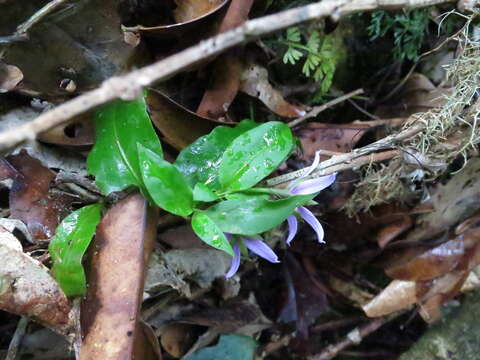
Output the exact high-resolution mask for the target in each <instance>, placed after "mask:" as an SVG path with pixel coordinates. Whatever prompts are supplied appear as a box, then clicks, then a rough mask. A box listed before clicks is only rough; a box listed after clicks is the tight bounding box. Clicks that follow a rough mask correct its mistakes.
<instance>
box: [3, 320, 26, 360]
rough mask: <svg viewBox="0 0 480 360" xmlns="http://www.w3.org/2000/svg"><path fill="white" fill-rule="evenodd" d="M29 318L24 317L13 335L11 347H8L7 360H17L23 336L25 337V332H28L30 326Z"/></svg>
mask: <svg viewBox="0 0 480 360" xmlns="http://www.w3.org/2000/svg"><path fill="white" fill-rule="evenodd" d="M28 321H29V320H28V318H27V317H26V316H22V317H21V318H20V320H19V321H18V324H17V329H16V330H15V333H14V334H13V337H12V340H11V341H10V345H9V346H8V352H7V356H6V357H5V360H16V359H17V353H18V347H19V346H20V343H21V341H22V338H23V336H24V335H25V331H26V330H27V325H28Z"/></svg>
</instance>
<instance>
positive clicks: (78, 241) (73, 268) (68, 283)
mask: <svg viewBox="0 0 480 360" xmlns="http://www.w3.org/2000/svg"><path fill="white" fill-rule="evenodd" d="M101 210H102V205H101V204H95V205H88V206H85V207H83V208H81V209H79V210H76V211H74V212H73V213H71V214H70V215H68V216H67V217H66V218H65V219H63V221H62V222H61V223H60V225H58V227H57V230H56V233H55V237H54V238H53V239H52V241H51V242H50V244H49V246H48V251H49V252H50V256H51V257H52V261H53V267H52V274H53V276H54V277H55V279H56V280H57V281H58V283H59V285H60V287H61V288H62V290H63V291H64V292H65V294H66V295H67V296H77V295H84V294H85V291H86V288H87V287H86V280H85V272H84V270H83V266H82V257H83V254H84V253H85V251H86V250H87V248H88V245H89V244H90V242H91V241H92V238H93V235H94V234H95V229H96V227H97V225H98V223H99V221H100V216H101Z"/></svg>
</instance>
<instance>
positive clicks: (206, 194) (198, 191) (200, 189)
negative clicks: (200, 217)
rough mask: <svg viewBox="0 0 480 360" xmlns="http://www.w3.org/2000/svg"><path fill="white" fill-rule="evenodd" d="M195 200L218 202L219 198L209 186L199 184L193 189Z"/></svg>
mask: <svg viewBox="0 0 480 360" xmlns="http://www.w3.org/2000/svg"><path fill="white" fill-rule="evenodd" d="M193 200H195V201H203V202H209V201H215V200H218V196H217V194H215V193H214V192H213V191H212V190H210V189H209V188H208V186H207V185H205V184H202V183H197V184H196V185H195V187H194V188H193Z"/></svg>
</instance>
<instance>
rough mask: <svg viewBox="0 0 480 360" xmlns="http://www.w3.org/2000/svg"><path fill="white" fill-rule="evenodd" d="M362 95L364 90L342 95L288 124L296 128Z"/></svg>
mask: <svg viewBox="0 0 480 360" xmlns="http://www.w3.org/2000/svg"><path fill="white" fill-rule="evenodd" d="M360 94H363V89H357V90H354V91H351V92H349V93H347V94H345V95H342V96H340V97H338V98H336V99H333V100H332V101H329V102H327V103H325V104H323V105H320V106H315V107H314V108H312V110H310V111H309V112H308V113H306V114H305V115H303V116H302V117H299V118H298V119H295V120H292V121H290V122H289V123H288V126H289V127H291V128H293V127H295V126H297V125H298V124H300V123H301V122H303V121H305V120H307V119H310V118H314V117H317V116H318V114H320V113H321V112H322V111H325V110H327V109H328V108H331V107H332V106H335V105H337V104H339V103H341V102H343V101H345V100H347V99H350V98H351V97H354V96H357V95H360Z"/></svg>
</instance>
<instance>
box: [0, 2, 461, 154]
mask: <svg viewBox="0 0 480 360" xmlns="http://www.w3.org/2000/svg"><path fill="white" fill-rule="evenodd" d="M453 1H454V0H324V1H321V2H318V3H314V4H311V5H307V6H303V7H298V8H295V9H291V10H286V11H282V12H280V13H276V14H273V15H268V16H264V17H261V18H258V19H254V20H250V21H247V22H246V23H244V24H243V25H241V26H239V27H237V28H235V29H232V30H230V31H227V32H225V33H222V34H219V35H217V36H215V37H212V38H210V39H208V40H205V41H202V42H200V43H199V44H197V45H195V46H192V47H190V48H187V49H185V50H183V51H181V52H179V53H177V54H175V55H172V56H170V57H168V58H166V59H164V60H160V61H157V62H155V63H153V64H151V65H148V66H145V67H143V68H140V69H138V70H134V71H132V72H130V73H128V74H126V75H123V76H118V77H112V78H110V79H108V80H106V81H105V82H104V83H103V84H102V85H101V86H100V87H99V88H97V89H95V90H92V91H90V92H87V93H85V94H83V95H80V96H78V97H76V98H74V99H72V100H70V101H67V102H65V103H63V104H61V105H59V106H57V107H55V108H54V109H52V110H50V111H47V112H45V113H43V114H42V115H40V116H39V117H37V118H36V119H35V120H33V121H31V122H29V123H27V124H24V125H22V126H19V127H18V128H16V129H12V130H8V131H5V132H2V133H0V150H6V149H8V148H11V147H13V146H15V145H17V144H19V143H21V142H22V141H25V140H30V139H34V138H35V137H36V136H37V134H39V133H41V132H43V131H47V130H49V129H51V128H53V127H55V126H57V125H59V124H62V123H64V122H66V121H68V120H69V119H71V118H72V117H74V116H76V115H78V114H81V113H83V112H85V111H87V110H90V109H92V108H94V107H96V106H99V105H102V104H105V103H107V102H109V101H112V100H114V99H124V100H131V99H134V98H136V97H137V96H139V95H140V93H141V90H142V88H144V87H145V86H149V85H151V84H152V83H154V82H156V81H161V80H165V79H167V78H169V77H171V76H173V75H175V74H177V73H179V72H180V71H182V70H184V69H186V68H187V67H189V66H191V65H193V64H196V63H198V62H200V61H201V60H203V59H206V58H208V57H210V56H212V55H218V54H220V53H221V52H223V51H225V50H227V49H230V48H232V47H234V46H237V45H240V44H242V43H245V42H248V41H251V40H254V39H256V38H258V37H260V36H261V35H265V34H268V33H272V32H274V31H277V30H281V29H284V28H287V27H290V26H292V25H296V24H299V23H303V22H306V21H311V20H315V19H320V18H324V17H328V16H330V17H331V18H332V19H334V20H338V19H339V18H340V17H342V16H345V15H348V14H351V13H354V12H360V11H371V10H375V9H397V8H402V7H410V8H411V7H422V6H430V5H435V4H441V3H448V2H453Z"/></svg>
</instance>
